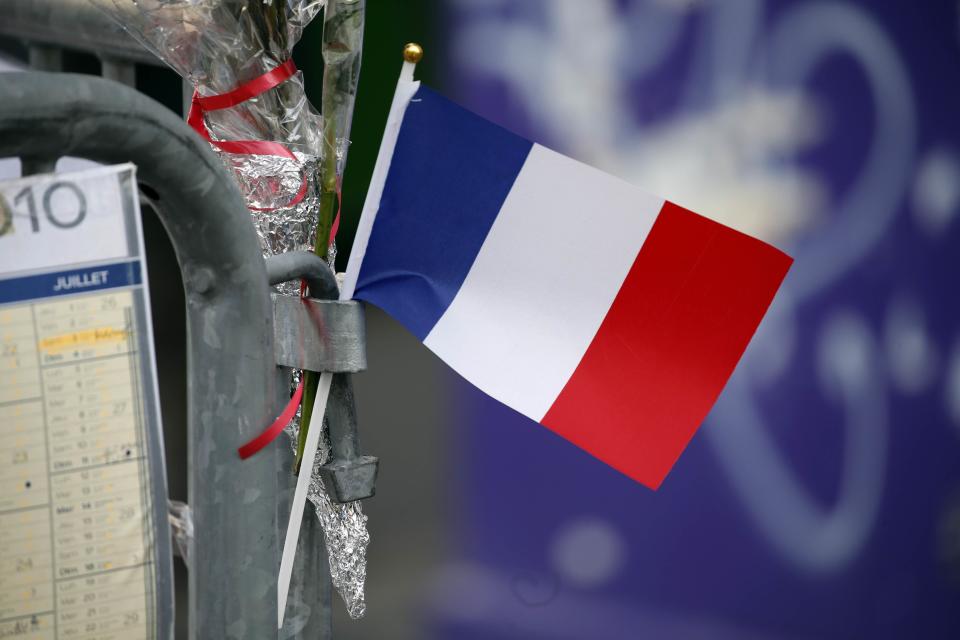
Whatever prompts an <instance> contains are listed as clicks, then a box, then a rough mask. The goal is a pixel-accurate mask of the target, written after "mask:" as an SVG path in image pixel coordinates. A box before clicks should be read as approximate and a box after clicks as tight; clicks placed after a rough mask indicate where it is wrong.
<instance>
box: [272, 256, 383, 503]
mask: <svg viewBox="0 0 960 640" xmlns="http://www.w3.org/2000/svg"><path fill="white" fill-rule="evenodd" d="M266 267H267V278H268V280H269V281H270V284H272V285H276V284H280V283H281V282H287V281H290V280H297V279H301V278H302V279H304V280H306V281H307V284H308V285H309V288H310V293H311V294H312V295H319V296H326V297H330V298H333V297H335V296H336V295H337V291H338V290H337V285H336V280H335V279H334V276H333V272H332V271H331V270H330V267H328V266H327V264H326V263H325V262H324V261H323V260H322V259H321V258H319V257H317V256H316V255H314V254H312V253H310V252H308V251H292V252H289V253H284V254H280V255H276V256H270V257H269V258H267V259H266ZM273 317H274V321H273V327H274V332H275V345H276V357H277V364H279V365H281V366H284V367H296V368H298V369H307V370H309V371H326V372H331V373H333V380H332V381H331V384H330V398H329V400H327V411H326V417H325V418H324V423H325V424H326V426H327V429H328V431H329V434H330V459H329V460H328V461H327V463H326V464H324V465H323V466H321V467H320V474H321V476H322V477H323V483H324V486H325V487H326V488H327V491H329V492H330V498H331V499H332V500H333V501H334V502H353V501H354V500H363V499H364V498H370V497H372V496H373V494H374V492H375V486H376V481H377V470H378V469H379V465H380V461H379V459H378V458H376V457H375V456H365V455H363V454H361V453H360V437H359V433H358V431H357V408H356V402H355V400H354V397H353V382H352V380H351V379H350V374H351V373H356V372H358V371H363V370H364V369H366V368H367V352H366V325H365V324H364V321H363V308H362V307H361V306H360V304H359V303H358V302H355V301H352V300H347V301H339V300H317V299H316V298H303V299H300V298H297V297H293V296H281V295H274V296H273Z"/></svg>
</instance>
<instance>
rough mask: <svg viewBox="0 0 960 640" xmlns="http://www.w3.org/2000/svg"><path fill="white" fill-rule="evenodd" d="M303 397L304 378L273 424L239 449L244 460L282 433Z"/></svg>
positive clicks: (238, 451)
mask: <svg viewBox="0 0 960 640" xmlns="http://www.w3.org/2000/svg"><path fill="white" fill-rule="evenodd" d="M302 397H303V380H301V381H300V384H298V385H297V390H296V391H294V392H293V397H292V398H290V402H288V403H287V406H286V407H285V408H284V410H283V413H281V414H280V415H279V416H278V417H277V419H276V420H274V421H273V424H271V425H270V426H269V427H267V428H266V429H265V430H264V431H263V432H262V433H261V434H260V435H258V436H257V437H256V438H254V439H253V440H251V441H250V442H248V443H247V444H245V445H243V446H242V447H240V448H239V449H237V453H239V454H240V458H241V459H242V460H246V459H247V458H249V457H250V456H252V455H253V454H255V453H257V452H258V451H260V450H261V449H263V448H264V447H265V446H267V445H268V444H270V443H271V442H273V440H274V438H276V437H277V436H278V435H280V432H281V431H283V429H284V428H285V427H286V426H287V425H288V424H290V421H291V420H293V416H295V415H296V414H297V407H299V406H300V398H302Z"/></svg>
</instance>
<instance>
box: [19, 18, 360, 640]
mask: <svg viewBox="0 0 960 640" xmlns="http://www.w3.org/2000/svg"><path fill="white" fill-rule="evenodd" d="M38 4H40V3H38ZM47 4H52V3H47ZM7 27H9V25H8V24H5V28H7ZM47 52H49V50H47ZM31 57H32V58H33V57H35V56H33V55H32V56H31ZM37 57H39V56H37ZM0 95H2V96H3V100H0V156H2V157H9V156H20V157H21V160H22V163H23V167H24V172H25V173H29V172H36V171H46V170H50V169H52V167H53V166H54V164H55V162H56V159H57V158H59V157H62V156H65V155H70V156H76V157H82V158H87V159H90V160H95V161H99V162H104V163H119V162H130V161H132V162H134V163H135V164H136V165H137V166H138V178H139V180H140V181H141V182H142V183H143V184H146V185H148V186H149V187H151V188H152V189H153V190H154V192H155V193H156V194H157V196H156V197H155V198H152V199H151V203H152V204H153V206H155V207H156V208H157V211H158V213H159V215H160V218H161V220H162V222H163V224H164V227H165V228H166V230H167V232H168V234H169V236H170V238H171V241H172V243H173V246H174V249H175V251H176V254H177V257H178V261H179V263H180V266H181V271H182V276H183V283H184V288H185V292H186V298H187V326H188V372H187V385H188V406H189V416H188V431H189V458H190V461H191V464H190V466H189V502H190V505H191V508H192V512H193V518H194V523H195V527H194V531H195V533H194V538H193V541H192V548H191V551H190V557H191V562H192V566H191V569H190V574H189V575H190V579H189V591H190V600H189V602H190V637H191V638H216V637H235V638H265V637H273V636H274V634H276V633H277V631H276V611H275V609H274V605H273V603H275V602H276V571H277V567H278V566H279V558H280V551H281V549H280V541H282V540H283V533H284V529H285V525H286V520H287V515H288V513H289V502H290V498H291V497H292V492H293V487H294V484H295V477H294V476H293V474H292V472H291V468H290V467H291V464H292V458H291V455H290V448H289V443H287V442H286V441H285V440H283V439H281V440H277V441H275V442H274V443H272V444H271V445H270V446H268V447H267V448H266V449H265V450H263V451H261V452H260V453H259V454H257V455H256V456H254V457H253V458H251V459H249V460H246V461H241V460H240V459H239V457H238V456H237V452H236V449H237V446H238V444H240V443H243V442H245V441H247V440H249V439H250V438H252V437H253V436H255V435H257V433H259V431H260V430H261V429H262V428H263V427H264V425H266V424H268V423H269V422H270V421H271V420H272V419H273V417H274V416H275V415H276V414H277V413H278V412H279V410H280V408H281V407H282V406H283V404H285V403H286V401H287V399H288V394H289V380H290V370H289V369H286V368H284V367H278V366H277V363H278V362H279V363H280V364H282V365H286V366H288V367H289V366H296V367H307V368H311V369H315V370H325V371H334V372H338V371H339V372H354V371H359V370H362V369H363V368H364V367H365V366H366V359H365V353H364V339H363V319H362V315H361V314H362V312H361V309H360V307H359V305H357V304H356V303H349V302H347V303H342V302H334V301H321V300H308V301H307V303H306V304H301V303H299V302H295V303H294V304H291V301H290V300H288V299H284V298H277V300H276V303H275V304H274V303H273V302H272V301H271V297H270V289H269V284H271V283H274V284H275V283H278V282H282V281H286V280H289V279H294V278H297V279H298V278H301V277H303V278H305V279H307V280H308V282H309V283H310V287H311V293H315V294H317V295H319V296H321V297H325V298H330V297H333V295H335V292H336V285H335V282H334V281H333V277H332V273H330V271H329V269H328V267H327V266H326V265H325V264H324V263H323V262H322V261H321V260H320V259H319V258H317V257H316V256H313V255H312V254H307V253H303V254H292V255H291V254H288V255H285V256H278V257H275V258H273V259H271V260H270V261H268V263H267V267H266V268H265V267H264V261H263V260H262V259H261V257H260V249H259V246H258V244H257V240H256V236H255V233H254V230H253V227H252V225H251V223H250V220H249V217H248V212H247V210H246V208H245V206H244V203H243V201H242V198H241V196H240V194H239V192H238V191H237V189H236V187H235V185H234V184H233V182H232V179H231V178H230V176H229V175H228V174H227V173H226V171H225V169H224V168H223V166H222V164H221V163H220V161H219V159H218V158H217V157H216V156H215V155H214V154H213V152H212V151H210V149H209V148H208V147H207V145H206V144H205V143H203V141H202V140H200V138H199V137H197V136H196V135H195V134H194V133H193V132H192V131H191V130H190V129H189V128H188V127H187V126H186V125H185V124H184V123H183V122H182V121H181V120H180V119H178V118H177V117H176V116H175V115H174V114H172V113H170V112H169V111H168V110H166V109H165V108H163V107H162V106H160V105H158V104H157V103H155V102H153V101H152V100H150V99H148V98H146V97H144V96H142V95H140V94H137V93H136V92H135V91H132V90H130V89H128V88H126V87H123V86H121V85H120V84H117V83H114V82H109V81H105V80H101V79H98V78H94V77H90V76H76V75H72V74H49V73H23V74H20V73H14V74H3V75H0ZM268 272H269V274H270V276H269V278H268ZM318 319H319V324H320V325H321V326H322V328H323V332H324V333H323V336H322V337H321V336H320V335H319V334H318V327H317V323H318ZM212 333H213V334H215V335H216V337H217V339H216V340H211V338H210V336H211V334H212ZM275 339H276V341H277V342H278V343H279V345H280V348H279V349H277V350H276V351H277V354H278V355H279V356H280V357H279V359H277V358H275V349H274V344H275ZM311 344H312V345H316V346H317V347H318V348H316V349H307V350H304V349H303V346H304V345H311ZM320 347H322V348H320ZM335 377H336V379H337V381H338V384H337V385H336V386H337V389H338V390H337V392H336V393H335V394H332V396H331V411H330V420H329V421H330V427H331V441H332V446H333V461H332V464H331V465H328V467H329V468H328V470H327V473H326V474H325V477H326V478H327V482H328V484H329V485H330V486H331V488H332V491H333V494H334V499H337V500H339V501H346V500H353V499H358V498H363V497H368V496H369V495H371V494H372V491H373V477H374V474H375V469H376V459H375V458H369V457H364V456H360V455H359V454H358V452H357V448H358V447H357V437H356V422H355V414H354V411H353V397H352V390H351V387H350V383H349V377H348V375H347V374H346V373H341V374H339V375H337V376H335ZM371 470H372V471H373V473H371ZM250 488H255V489H257V490H258V491H259V495H258V497H257V498H256V499H254V500H250V499H249V493H248V491H249V489H250ZM303 528H304V530H303V532H302V534H301V538H300V548H299V550H298V563H297V566H296V568H295V573H294V576H293V581H292V587H291V592H290V598H289V602H288V605H287V607H288V609H287V615H286V624H285V627H284V629H283V630H281V632H280V634H279V637H282V638H301V637H302V638H321V639H322V638H329V637H330V635H331V628H330V589H331V588H330V579H329V570H328V567H327V560H326V553H325V546H324V543H323V537H322V536H323V534H322V532H321V530H320V526H319V523H318V521H317V520H316V519H315V518H305V519H304V524H303Z"/></svg>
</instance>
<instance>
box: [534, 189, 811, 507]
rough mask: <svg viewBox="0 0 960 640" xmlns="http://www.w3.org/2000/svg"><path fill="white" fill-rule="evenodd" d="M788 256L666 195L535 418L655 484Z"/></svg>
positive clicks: (723, 377) (760, 311)
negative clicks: (581, 347)
mask: <svg viewBox="0 0 960 640" xmlns="http://www.w3.org/2000/svg"><path fill="white" fill-rule="evenodd" d="M792 262H793V259H792V258H790V257H789V256H787V255H786V254H784V253H782V252H780V251H778V250H777V249H775V248H773V247H771V246H770V245H768V244H765V243H763V242H761V241H759V240H756V239H754V238H751V237H750V236H747V235H744V234H742V233H740V232H738V231H734V230H733V229H730V228H728V227H725V226H723V225H721V224H718V223H716V222H713V221H712V220H708V219H707V218H704V217H702V216H699V215H697V214H695V213H692V212H690V211H687V210H686V209H683V208H681V207H678V206H677V205H674V204H672V203H669V202H668V203H666V204H665V205H664V207H663V209H662V210H661V212H660V214H659V216H658V217H657V220H656V222H655V223H654V225H653V229H652V230H651V231H650V234H649V235H648V236H647V239H646V241H645V242H644V244H643V247H642V248H641V249H640V252H639V253H638V255H637V258H636V260H635V261H634V263H633V266H632V267H631V269H630V272H629V273H628V274H627V277H626V279H625V280H624V283H623V285H622V286H621V288H620V291H619V293H618V294H617V297H616V299H615V300H614V302H613V305H612V306H611V307H610V310H609V311H608V312H607V316H606V318H605V319H604V321H603V323H602V324H601V326H600V329H599V330H598V331H597V335H596V336H594V339H593V341H592V342H591V344H590V347H589V348H588V349H587V352H586V353H585V354H584V356H583V358H582V360H581V361H580V364H579V366H578V367H577V369H576V370H575V371H574V373H573V375H572V376H571V378H570V380H569V381H568V382H567V384H566V386H565V387H564V389H563V391H562V392H561V393H560V395H559V397H557V399H556V401H555V402H554V403H553V405H552V406H551V407H550V410H549V411H548V412H547V414H546V416H544V418H543V420H542V423H543V425H544V426H546V427H548V428H549V429H551V430H553V431H554V432H556V433H557V434H559V435H561V436H563V437H564V438H566V439H568V440H570V441H571V442H573V443H574V444H576V445H577V446H579V447H581V448H582V449H584V450H586V451H587V452H589V453H591V454H592V455H594V456H596V457H597V458H599V459H600V460H602V461H604V462H605V463H607V464H609V465H610V466H612V467H614V468H615V469H617V470H619V471H621V472H622V473H624V474H626V475H628V476H630V477H631V478H633V479H634V480H636V481H638V482H640V483H642V484H644V485H646V486H648V487H651V488H653V489H656V488H657V487H659V486H660V483H661V482H662V481H663V479H664V477H665V476H666V475H667V473H668V472H669V471H670V468H671V467H672V466H673V464H674V462H676V460H677V458H678V457H679V456H680V454H681V453H682V451H683V449H684V448H685V447H686V445H687V443H688V442H689V441H690V438H692V437H693V434H694V432H695V431H696V430H697V427H698V426H699V425H700V423H701V422H702V421H703V419H704V418H705V417H706V415H707V413H708V412H709V411H710V408H711V407H712V406H713V404H714V402H715V401H716V399H717V397H718V396H719V395H720V392H721V391H722V389H723V387H724V385H725V384H726V382H727V379H728V378H729V377H730V375H731V374H732V373H733V369H734V367H735V366H736V364H737V361H739V360H740V356H741V355H742V354H743V351H744V349H746V347H747V344H748V343H749V342H750V338H751V337H752V336H753V334H754V332H755V331H756V329H757V326H758V325H759V324H760V320H761V319H762V318H763V315H764V313H765V312H766V310H767V307H768V306H769V305H770V302H771V301H772V300H773V297H774V295H775V294H776V292H777V289H778V288H779V286H780V283H781V282H782V281H783V278H784V277H785V276H786V273H787V270H788V269H789V268H790V265H791V263H792Z"/></svg>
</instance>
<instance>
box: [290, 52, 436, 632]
mask: <svg viewBox="0 0 960 640" xmlns="http://www.w3.org/2000/svg"><path fill="white" fill-rule="evenodd" d="M422 57H423V49H421V48H420V45H417V44H412V43H411V44H408V45H407V46H405V47H404V49H403V59H404V62H403V68H402V69H401V70H400V79H399V80H398V81H397V90H396V92H395V93H394V95H393V103H392V104H391V105H390V115H389V116H388V117H387V126H386V129H385V130H384V132H383V139H382V140H381V142H380V152H379V153H378V154H377V162H376V164H375V165H374V169H373V176H372V177H371V179H370V188H369V190H368V191H367V199H366V200H365V201H364V203H363V211H362V213H361V214H360V223H359V225H358V226H357V234H356V236H355V238H354V241H353V249H352V250H351V251H350V260H349V261H348V263H347V273H346V276H345V277H344V281H343V287H342V288H341V289H340V299H341V300H350V299H352V298H353V292H354V289H355V288H356V285H357V276H358V275H359V271H360V263H361V262H362V260H363V255H364V254H365V253H366V250H367V241H368V240H369V239H370V231H371V230H372V229H373V220H374V218H375V217H376V215H377V209H379V208H380V197H381V196H382V195H383V187H384V184H385V183H386V181H387V173H388V172H389V170H390V161H391V160H392V159H393V149H394V147H395V146H396V144H397V137H398V136H399V134H400V125H401V124H402V122H403V114H404V113H405V112H406V110H407V105H408V104H410V99H411V98H412V97H413V94H415V93H416V92H417V89H418V88H419V87H420V83H419V82H415V81H414V79H413V72H414V70H415V69H416V66H417V62H419V61H420V59H421V58H422ZM332 378H333V374H331V373H329V372H324V373H321V374H320V381H319V383H318V385H317V395H316V397H315V400H314V404H313V414H312V418H311V419H310V428H309V430H308V431H307V441H306V443H305V444H304V449H303V460H302V461H301V463H300V473H299V475H298V476H297V488H296V490H295V491H294V494H293V503H292V504H291V506H290V520H289V521H288V523H287V536H286V539H285V540H284V543H283V555H282V556H281V557H280V572H279V574H278V575H277V628H278V629H280V628H282V627H283V615H284V610H285V609H286V604H287V595H288V593H289V591H290V576H291V574H292V573H293V561H294V557H295V556H296V553H297V541H298V540H299V539H300V525H301V524H302V523H303V510H304V507H305V506H306V501H307V489H308V488H309V487H310V476H311V474H312V473H313V463H314V461H315V460H316V457H317V446H318V445H319V444H320V431H321V429H323V416H324V413H326V409H327V399H328V398H329V396H330V381H331V380H332ZM323 551H324V552H326V550H323Z"/></svg>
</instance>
